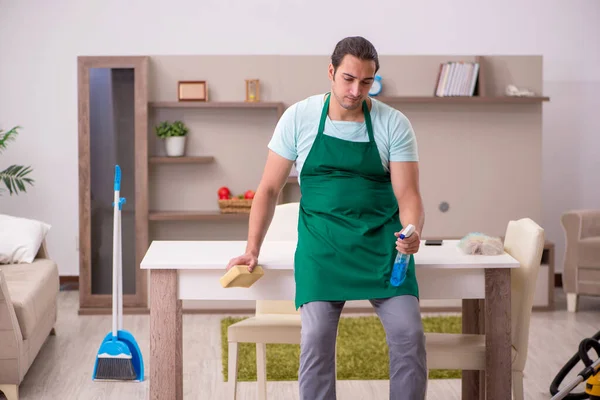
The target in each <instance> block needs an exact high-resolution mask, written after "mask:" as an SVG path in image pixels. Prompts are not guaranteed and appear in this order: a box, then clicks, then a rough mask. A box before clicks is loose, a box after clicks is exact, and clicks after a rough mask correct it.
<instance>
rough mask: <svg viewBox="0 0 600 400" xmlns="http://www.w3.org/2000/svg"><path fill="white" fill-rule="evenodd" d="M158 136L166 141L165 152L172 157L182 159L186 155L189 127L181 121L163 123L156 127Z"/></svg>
mask: <svg viewBox="0 0 600 400" xmlns="http://www.w3.org/2000/svg"><path fill="white" fill-rule="evenodd" d="M155 130H156V136H158V137H159V138H161V139H163V140H164V141H165V150H166V152H167V155H168V156H170V157H180V156H183V155H184V154H185V142H186V138H187V134H188V132H189V129H188V127H187V126H186V125H185V124H184V123H183V122H181V121H175V122H169V121H162V122H161V123H160V124H158V125H156V127H155Z"/></svg>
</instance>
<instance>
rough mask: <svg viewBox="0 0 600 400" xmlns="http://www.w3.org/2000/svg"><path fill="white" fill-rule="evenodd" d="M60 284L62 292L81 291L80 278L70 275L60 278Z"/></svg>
mask: <svg viewBox="0 0 600 400" xmlns="http://www.w3.org/2000/svg"><path fill="white" fill-rule="evenodd" d="M58 282H59V285H60V290H63V291H65V290H79V277H78V276H73V275H68V276H59V277H58Z"/></svg>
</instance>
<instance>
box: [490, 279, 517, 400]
mask: <svg viewBox="0 0 600 400" xmlns="http://www.w3.org/2000/svg"><path fill="white" fill-rule="evenodd" d="M510 296H511V293H510V268H497V269H491V268H490V269H486V270H485V298H486V301H485V346H486V357H485V360H486V361H485V392H486V399H487V400H494V399H502V400H505V399H510V398H512V397H511V393H512V376H511V369H512V363H511V358H512V356H511V354H512V352H511V319H510V318H511V315H510V307H511V301H510Z"/></svg>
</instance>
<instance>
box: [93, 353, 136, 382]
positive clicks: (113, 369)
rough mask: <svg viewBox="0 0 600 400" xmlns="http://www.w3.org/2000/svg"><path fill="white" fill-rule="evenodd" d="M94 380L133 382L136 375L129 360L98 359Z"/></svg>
mask: <svg viewBox="0 0 600 400" xmlns="http://www.w3.org/2000/svg"><path fill="white" fill-rule="evenodd" d="M95 379H99V380H120V381H121V380H128V381H132V380H135V379H136V373H135V370H134V368H133V362H132V361H131V358H109V357H99V358H98V367H97V368H96V378H95Z"/></svg>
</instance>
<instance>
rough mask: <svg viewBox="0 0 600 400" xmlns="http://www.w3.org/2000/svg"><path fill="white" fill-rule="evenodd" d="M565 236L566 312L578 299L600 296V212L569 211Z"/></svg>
mask: <svg viewBox="0 0 600 400" xmlns="http://www.w3.org/2000/svg"><path fill="white" fill-rule="evenodd" d="M561 225H562V227H563V231H564V233H565V258H564V270H563V290H564V292H565V293H566V295H567V309H568V311H569V312H576V311H577V305H578V297H579V296H582V295H583V296H600V210H570V211H567V212H565V213H564V214H563V215H562V217H561Z"/></svg>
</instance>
